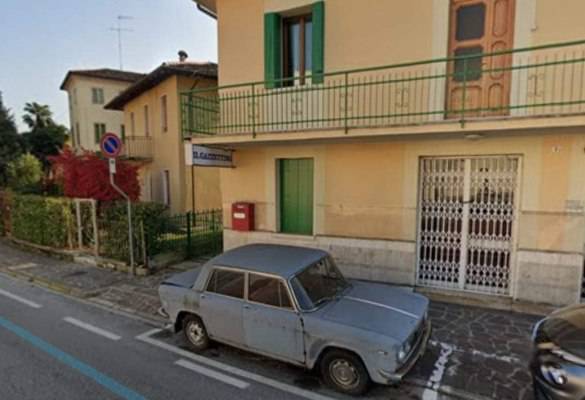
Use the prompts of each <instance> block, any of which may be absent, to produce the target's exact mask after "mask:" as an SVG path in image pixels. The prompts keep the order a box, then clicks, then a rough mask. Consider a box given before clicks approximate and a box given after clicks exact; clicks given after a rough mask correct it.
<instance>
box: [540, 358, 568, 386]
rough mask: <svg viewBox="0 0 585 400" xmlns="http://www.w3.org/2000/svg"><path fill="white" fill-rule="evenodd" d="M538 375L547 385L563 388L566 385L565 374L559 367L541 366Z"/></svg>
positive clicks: (552, 365) (548, 364) (555, 365)
mask: <svg viewBox="0 0 585 400" xmlns="http://www.w3.org/2000/svg"><path fill="white" fill-rule="evenodd" d="M540 373H541V374H542V376H543V378H544V379H546V380H547V381H548V382H549V383H552V384H555V385H558V386H563V385H565V384H566V383H567V374H566V373H565V370H564V369H563V368H562V367H561V366H560V365H557V364H550V363H547V364H542V365H541V366H540Z"/></svg>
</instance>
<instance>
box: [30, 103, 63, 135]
mask: <svg viewBox="0 0 585 400" xmlns="http://www.w3.org/2000/svg"><path fill="white" fill-rule="evenodd" d="M22 120H23V121H24V123H25V124H27V125H28V127H29V128H30V130H31V131H35V130H37V129H43V128H46V127H48V126H51V125H55V122H54V121H53V113H52V112H51V109H50V108H49V106H48V105H46V104H39V103H37V102H36V101H33V102H31V103H26V104H25V105H24V116H23V117H22Z"/></svg>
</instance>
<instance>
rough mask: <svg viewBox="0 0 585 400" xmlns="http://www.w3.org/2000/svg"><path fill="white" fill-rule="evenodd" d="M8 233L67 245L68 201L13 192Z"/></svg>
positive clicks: (71, 220) (69, 229)
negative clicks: (10, 227) (10, 231)
mask: <svg viewBox="0 0 585 400" xmlns="http://www.w3.org/2000/svg"><path fill="white" fill-rule="evenodd" d="M11 220H12V236H13V237H15V238H16V239H20V240H24V241H27V242H29V243H34V244H38V245H42V246H49V247H53V248H58V249H65V248H69V247H71V241H72V240H73V228H74V227H73V223H74V220H75V217H74V215H73V213H72V208H71V201H70V200H68V199H63V198H53V197H42V196H34V195H20V194H15V195H14V198H13V203H12V210H11Z"/></svg>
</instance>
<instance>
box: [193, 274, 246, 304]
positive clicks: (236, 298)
mask: <svg viewBox="0 0 585 400" xmlns="http://www.w3.org/2000/svg"><path fill="white" fill-rule="evenodd" d="M219 270H221V271H228V272H236V273H240V274H243V275H244V283H243V285H244V292H243V294H242V297H241V298H240V297H233V296H228V295H227V294H223V293H218V292H212V291H210V290H208V289H209V284H210V283H211V279H212V278H213V274H214V273H215V271H219ZM203 293H208V294H213V295H216V296H222V297H225V298H228V299H234V300H241V301H242V302H245V301H246V298H247V297H248V274H247V273H246V271H244V270H241V269H238V268H230V267H224V266H221V265H214V266H212V267H211V271H209V274H208V275H207V279H206V281H205V286H204V287H203Z"/></svg>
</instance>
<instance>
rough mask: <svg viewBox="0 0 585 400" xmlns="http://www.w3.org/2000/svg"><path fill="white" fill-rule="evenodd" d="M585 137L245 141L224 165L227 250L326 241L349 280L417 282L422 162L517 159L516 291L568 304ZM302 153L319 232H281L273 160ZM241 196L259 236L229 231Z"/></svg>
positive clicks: (579, 245) (572, 295)
mask: <svg viewBox="0 0 585 400" xmlns="http://www.w3.org/2000/svg"><path fill="white" fill-rule="evenodd" d="M584 134H585V130H583V131H582V132H580V133H579V134H555V133H554V132H550V133H548V134H541V135H530V136H519V135H518V136H510V137H505V138H502V137H495V138H494V137H491V138H490V137H486V138H484V139H481V140H474V141H471V140H461V139H444V140H440V139H434V140H433V139H424V140H422V139H421V140H385V141H383V140H380V141H376V142H369V143H368V142H364V143H326V144H318V145H289V146H278V145H265V146H257V147H254V148H246V147H240V148H237V149H236V152H235V164H236V168H235V169H224V170H222V171H221V190H222V193H223V208H224V216H225V218H224V219H225V224H226V227H227V231H226V247H227V248H230V247H233V246H236V245H240V244H243V243H247V242H250V241H268V242H278V243H296V244H300V245H308V246H315V247H321V248H325V249H327V250H329V251H331V252H332V253H333V254H334V255H335V256H336V257H337V258H338V259H339V260H340V261H341V263H342V264H343V265H344V268H345V270H346V272H347V273H348V274H350V275H351V276H354V277H360V278H365V279H376V280H385V281H390V282H395V283H402V284H408V285H414V284H415V283H416V282H415V278H416V245H417V229H418V228H417V207H418V188H419V160H420V158H421V157H427V156H462V155H475V156H481V155H502V154H507V155H516V156H519V157H520V158H521V170H520V183H519V185H520V186H519V190H518V194H519V195H520V205H519V210H518V214H517V218H516V227H517V238H516V243H515V259H514V261H513V274H512V275H513V282H512V283H513V285H512V296H514V297H515V298H517V299H522V300H530V301H538V302H546V303H555V304H567V303H572V302H574V301H576V300H577V296H578V292H579V283H580V280H579V277H580V274H581V271H582V261H583V256H582V253H583V243H585V218H584V216H583V208H582V207H583V205H584V204H585V185H583V184H582V179H583V178H582V174H580V173H578V171H584V170H585V155H584V154H583V149H584V148H585V135H584ZM300 157H311V158H313V159H314V163H315V164H314V165H315V172H314V174H315V187H314V202H315V204H314V207H315V216H314V236H309V237H303V236H291V235H284V234H281V233H279V227H278V208H279V206H278V202H277V194H276V193H277V190H276V188H277V174H276V163H277V160H278V159H279V158H300ZM236 201H250V202H253V203H254V204H255V206H256V211H255V212H256V220H255V222H256V230H257V231H258V232H254V233H240V232H235V231H232V230H231V217H230V208H231V204H232V203H234V202H236ZM555 260H556V262H555ZM551 268H552V269H553V271H554V270H558V271H559V275H555V274H554V273H552V272H551ZM567 276H571V277H572V279H571V280H568V279H566V278H567ZM555 282H556V283H555ZM545 288H548V290H544V289H545ZM537 289H538V290H537Z"/></svg>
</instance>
